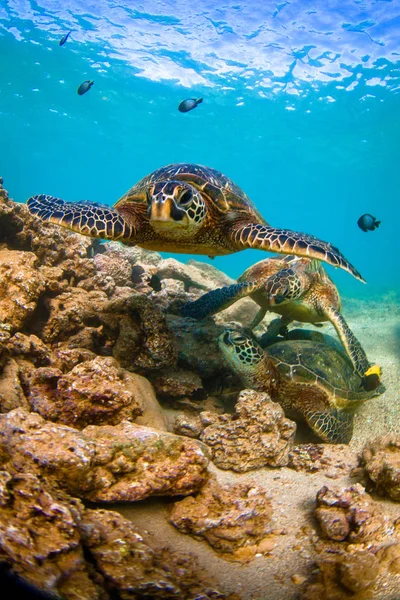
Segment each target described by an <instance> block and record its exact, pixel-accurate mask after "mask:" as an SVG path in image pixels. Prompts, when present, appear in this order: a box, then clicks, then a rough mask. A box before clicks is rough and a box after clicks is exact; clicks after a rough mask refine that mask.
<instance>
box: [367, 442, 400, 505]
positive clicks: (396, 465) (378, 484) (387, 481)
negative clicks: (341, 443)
mask: <svg viewBox="0 0 400 600" xmlns="http://www.w3.org/2000/svg"><path fill="white" fill-rule="evenodd" d="M361 462H362V465H363V467H364V470H365V472H366V474H367V476H368V478H369V481H370V482H371V483H372V484H373V486H374V487H375V488H376V490H377V492H378V493H379V494H381V495H382V496H388V497H389V498H391V499H392V500H395V501H396V502H400V436H399V435H395V434H388V435H386V436H383V437H381V438H378V439H376V440H373V441H372V442H370V443H369V444H367V446H366V447H365V448H364V450H363V452H362V455H361Z"/></svg>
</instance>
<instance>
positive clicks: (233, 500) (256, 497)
mask: <svg viewBox="0 0 400 600" xmlns="http://www.w3.org/2000/svg"><path fill="white" fill-rule="evenodd" d="M271 516H272V508H271V504H270V501H269V498H268V496H267V494H266V491H265V490H264V489H263V488H261V487H260V486H257V485H255V484H252V483H239V484H236V485H226V486H221V485H219V484H218V483H217V482H216V481H215V480H211V481H209V482H208V483H207V484H206V485H205V486H204V487H203V488H202V489H201V491H200V492H199V493H198V494H197V496H196V497H193V496H190V497H187V498H184V499H183V500H181V501H180V502H176V503H175V504H174V507H173V509H172V512H171V514H170V521H171V523H172V524H173V525H175V527H176V528H177V529H179V531H181V532H182V533H189V534H191V535H193V536H195V537H196V538H200V539H205V540H206V541H207V542H208V543H209V544H210V546H211V547H212V548H214V550H217V551H219V552H224V553H231V554H233V553H234V552H235V551H236V550H237V549H238V548H241V547H243V546H254V545H255V544H257V543H259V542H260V541H261V540H262V539H263V538H264V537H265V536H266V535H267V534H268V533H270V520H271Z"/></svg>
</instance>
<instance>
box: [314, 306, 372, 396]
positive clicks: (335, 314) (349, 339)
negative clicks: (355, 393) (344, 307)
mask: <svg viewBox="0 0 400 600" xmlns="http://www.w3.org/2000/svg"><path fill="white" fill-rule="evenodd" d="M324 312H325V314H326V316H327V317H328V318H329V320H330V321H331V323H332V325H333V326H334V327H335V329H336V332H337V334H338V336H339V338H340V341H341V342H342V344H343V346H344V348H345V350H346V353H347V355H348V357H349V358H350V360H351V362H352V364H353V367H354V370H355V372H356V373H357V375H359V376H360V378H361V381H362V386H363V387H364V389H366V390H368V391H372V390H374V389H376V388H377V387H378V386H379V384H380V377H379V375H380V370H379V373H378V371H377V370H375V371H372V370H371V364H370V362H369V361H368V358H367V355H366V354H365V352H364V349H363V347H362V346H361V344H360V342H359V341H358V339H357V338H356V336H355V335H354V333H353V332H352V330H351V329H350V327H349V326H348V325H347V322H346V320H345V319H344V317H343V316H342V315H341V314H340V312H339V311H338V310H336V309H335V308H333V307H332V306H324Z"/></svg>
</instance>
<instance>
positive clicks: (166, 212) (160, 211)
mask: <svg viewBox="0 0 400 600" xmlns="http://www.w3.org/2000/svg"><path fill="white" fill-rule="evenodd" d="M147 210H148V215H149V220H150V224H151V226H152V227H154V229H167V228H175V227H179V228H183V227H187V215H186V211H185V210H183V209H182V208H179V206H177V205H176V203H175V201H174V199H173V198H171V197H170V196H168V197H165V196H156V197H153V199H152V201H151V203H150V205H149V207H148V209H147ZM185 217H186V218H185Z"/></svg>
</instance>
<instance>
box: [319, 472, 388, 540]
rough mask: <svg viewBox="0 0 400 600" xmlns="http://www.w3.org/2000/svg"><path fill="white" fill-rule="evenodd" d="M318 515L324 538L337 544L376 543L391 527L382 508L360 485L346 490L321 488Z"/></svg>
mask: <svg viewBox="0 0 400 600" xmlns="http://www.w3.org/2000/svg"><path fill="white" fill-rule="evenodd" d="M315 516H316V518H317V520H318V523H319V525H320V527H321V529H322V532H323V534H324V536H325V537H327V538H329V539H331V540H335V541H344V540H345V541H348V542H352V543H355V542H356V543H361V542H366V541H370V540H374V541H376V540H378V539H380V538H383V537H384V536H385V535H386V534H387V532H388V530H389V528H390V522H389V520H388V519H387V518H386V517H385V516H384V515H383V513H382V511H381V508H380V507H379V505H378V504H377V503H376V502H374V501H373V500H372V498H371V496H369V494H367V493H366V492H365V490H364V488H363V487H362V486H361V485H360V484H356V485H353V486H351V487H349V488H346V489H339V488H337V489H336V488H328V487H327V486H324V487H323V488H321V489H320V490H319V492H318V494H317V508H316V510H315Z"/></svg>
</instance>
